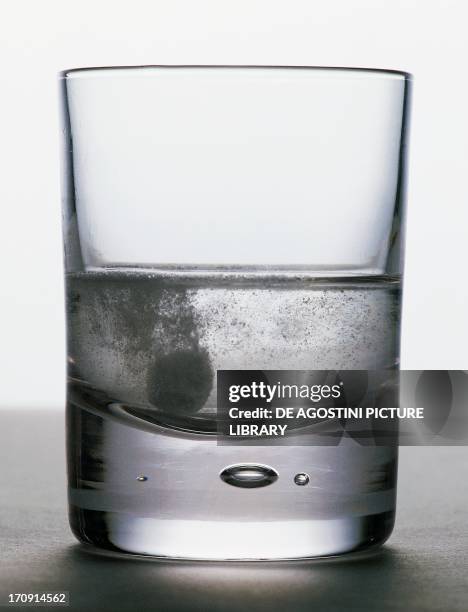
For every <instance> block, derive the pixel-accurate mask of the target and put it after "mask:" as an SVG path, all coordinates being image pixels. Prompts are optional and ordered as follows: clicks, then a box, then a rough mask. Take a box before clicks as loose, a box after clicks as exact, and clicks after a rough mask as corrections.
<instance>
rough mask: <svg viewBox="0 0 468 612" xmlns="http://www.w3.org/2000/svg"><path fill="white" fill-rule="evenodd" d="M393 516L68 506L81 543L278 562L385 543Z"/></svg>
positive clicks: (137, 551)
mask: <svg viewBox="0 0 468 612" xmlns="http://www.w3.org/2000/svg"><path fill="white" fill-rule="evenodd" d="M394 519H395V513H394V512H383V513H380V514H371V515H367V516H350V517H342V518H335V519H330V520H326V519H321V520H306V521H294V520H291V521H268V522H249V521H238V522H227V521H203V520H178V519H174V520H171V519H159V518H154V517H145V516H135V515H132V514H124V513H114V512H101V511H96V510H87V509H82V508H78V507H76V506H71V507H70V524H71V527H72V530H73V533H74V534H75V536H76V537H77V538H78V539H79V540H80V541H82V542H86V543H88V544H93V545H95V546H97V547H100V548H104V549H107V550H112V551H115V552H124V553H133V554H137V555H149V556H155V557H170V558H181V559H200V560H278V559H300V558H311V557H323V556H331V555H342V554H345V553H351V552H357V551H361V550H365V549H368V548H371V547H372V548H373V547H375V546H378V545H381V544H383V542H385V540H386V539H387V538H388V537H389V535H390V534H391V531H392V529H393V524H394Z"/></svg>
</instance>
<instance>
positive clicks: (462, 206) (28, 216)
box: [0, 0, 468, 409]
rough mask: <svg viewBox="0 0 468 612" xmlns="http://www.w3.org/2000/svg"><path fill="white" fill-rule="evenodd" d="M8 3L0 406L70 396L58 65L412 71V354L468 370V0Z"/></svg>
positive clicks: (4, 9)
mask: <svg viewBox="0 0 468 612" xmlns="http://www.w3.org/2000/svg"><path fill="white" fill-rule="evenodd" d="M0 2H1V4H0V7H1V15H0V23H1V25H0V41H1V42H0V45H1V46H0V64H1V65H0V68H1V72H0V74H1V107H0V134H1V139H0V167H1V178H0V206H1V224H0V249H1V253H0V257H1V259H0V261H1V266H2V271H1V274H2V276H1V282H0V308H1V317H0V407H3V408H10V407H26V408H30V407H32V406H35V407H54V408H58V409H60V408H62V407H63V402H64V377H65V367H64V366H65V344H64V342H65V341H64V325H65V324H64V313H63V311H64V306H63V282H62V248H61V228H60V217H61V213H60V192H59V147H58V129H59V128H58V103H57V85H56V73H57V71H59V70H61V69H64V68H71V67H78V66H96V65H97V66H99V65H132V64H151V63H158V64H164V63H167V64H170V63H175V64H177V63H188V64H190V63H195V64H204V63H206V64H243V63H245V64H285V65H287V64H311V65H330V66H333V65H337V66H365V67H377V68H395V69H400V70H406V71H410V72H412V73H413V74H414V75H415V83H414V96H413V109H412V125H411V135H410V153H411V155H410V172H409V176H410V182H409V190H408V191H409V192H408V232H407V265H406V286H405V298H404V318H403V347H402V367H404V368H409V369H450V368H452V369H467V368H468V349H467V347H468V328H467V325H466V316H467V314H466V313H467V310H468V308H467V306H468V283H467V282H466V266H467V261H468V240H467V234H468V110H467V109H468V84H467V83H468V71H467V68H466V66H467V60H468V37H467V35H466V27H467V25H466V24H467V20H468V3H466V2H465V1H464V0H458V1H456V0H440V1H436V0H419V1H418V0H322V1H321V2H318V1H316V0H284V1H282V2H280V1H277V0H235V1H232V2H227V1H223V0H203V1H197V0H187V1H182V0H171V1H166V2H162V1H157V0H151V1H148V0H135V1H134V2H129V1H126V2H122V1H120V0H81V1H80V2H71V1H69V0H57V1H55V0H41V1H37V0H30V1H25V0H15V1H14V2H6V1H5V0H0Z"/></svg>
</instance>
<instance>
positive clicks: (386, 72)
mask: <svg viewBox="0 0 468 612" xmlns="http://www.w3.org/2000/svg"><path fill="white" fill-rule="evenodd" d="M167 69H169V70H171V69H173V70H178V69H193V70H207V71H210V70H216V69H218V70H236V69H237V70H246V71H249V70H272V71H273V70H287V71H291V72H293V71H310V72H311V73H315V74H316V75H318V74H319V73H326V72H328V73H332V74H334V75H336V76H338V75H340V74H341V75H343V74H346V75H350V74H352V73H354V74H358V75H359V76H362V77H366V76H369V77H372V76H373V77H380V78H392V77H399V78H402V79H404V80H405V81H411V80H412V79H413V75H412V74H411V73H410V72H406V71H404V70H393V69H390V68H370V67H354V66H310V65H273V64H142V65H134V66H87V67H82V68H69V69H65V70H61V71H60V72H59V73H58V78H59V79H65V80H67V79H73V78H86V77H96V76H104V75H106V74H107V75H110V74H116V73H118V72H121V73H127V72H129V73H137V72H140V73H141V72H146V71H147V72H150V71H152V72H154V71H156V70H167ZM121 76H129V75H123V74H122V75H121Z"/></svg>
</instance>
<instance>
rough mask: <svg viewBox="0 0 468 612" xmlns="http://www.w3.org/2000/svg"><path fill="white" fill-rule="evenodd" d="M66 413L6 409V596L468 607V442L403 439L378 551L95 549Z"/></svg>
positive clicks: (239, 606)
mask: <svg viewBox="0 0 468 612" xmlns="http://www.w3.org/2000/svg"><path fill="white" fill-rule="evenodd" d="M63 423H64V418H63V414H62V413H60V412H51V411H49V412H47V411H33V412H28V411H25V410H18V411H16V412H10V411H5V410H3V411H1V412H0V458H1V470H0V491H1V507H0V605H5V606H7V607H9V608H13V607H14V606H13V605H9V604H8V594H9V593H32V592H37V591H40V592H44V591H47V592H53V591H68V592H69V597H70V607H69V609H72V610H82V611H86V610H92V611H93V612H96V611H99V610H112V611H113V612H115V611H119V610H138V611H144V610H156V611H158V610H161V611H164V612H165V611H173V610H174V611H175V610H177V611H178V610H187V611H197V610H200V611H201V610H203V611H211V610H220V611H221V610H222V611H223V612H230V611H234V610H249V611H250V610H253V611H256V610H259V611H267V610H268V611H269V612H270V611H272V610H281V611H287V612H290V611H295V610H308V611H310V610H317V611H319V612H324V611H328V610H330V611H332V610H335V611H338V610H339V611H348V610H356V611H359V612H362V611H366V610H376V611H379V612H381V611H389V610H405V611H406V610H424V611H425V612H430V611H431V610H434V611H435V610H441V611H444V612H450V611H458V610H460V611H463V612H465V611H466V610H467V609H468V578H467V576H468V572H467V570H468V563H467V548H468V546H467V507H468V487H467V484H466V483H467V478H466V476H467V468H468V449H467V448H466V447H452V448H445V447H433V448H402V449H401V460H400V468H399V489H398V514H397V523H396V527H395V531H394V533H393V535H392V536H391V538H390V540H389V541H388V543H387V544H386V545H385V546H384V547H383V548H382V549H381V551H380V552H379V553H376V554H373V555H369V556H365V555H361V556H355V557H348V558H344V559H342V560H340V559H333V560H331V559H330V560H325V561H300V562H274V563H273V562H272V563H200V562H197V563H195V562H183V561H172V562H171V561H147V560H133V559H128V558H114V557H110V556H100V555H97V554H93V553H91V552H90V551H89V550H88V549H86V547H82V546H81V545H79V544H78V543H77V542H76V541H75V539H74V538H73V536H72V534H71V532H70V530H69V528H68V523H67V516H66V488H65V486H66V485H65V461H64V457H65V452H64V432H63V428H64V424H63ZM49 608H50V609H52V607H49ZM41 609H44V607H42V608H41ZM54 609H57V606H55V607H54Z"/></svg>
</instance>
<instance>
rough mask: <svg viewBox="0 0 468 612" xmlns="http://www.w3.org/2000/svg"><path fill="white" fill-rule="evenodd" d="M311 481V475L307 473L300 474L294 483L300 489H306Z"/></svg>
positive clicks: (296, 476) (295, 477)
mask: <svg viewBox="0 0 468 612" xmlns="http://www.w3.org/2000/svg"><path fill="white" fill-rule="evenodd" d="M309 480H310V478H309V474H306V473H305V472H300V473H299V474H296V475H295V476H294V482H295V483H296V484H297V485H298V486H299V487H304V486H305V485H306V484H309Z"/></svg>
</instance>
